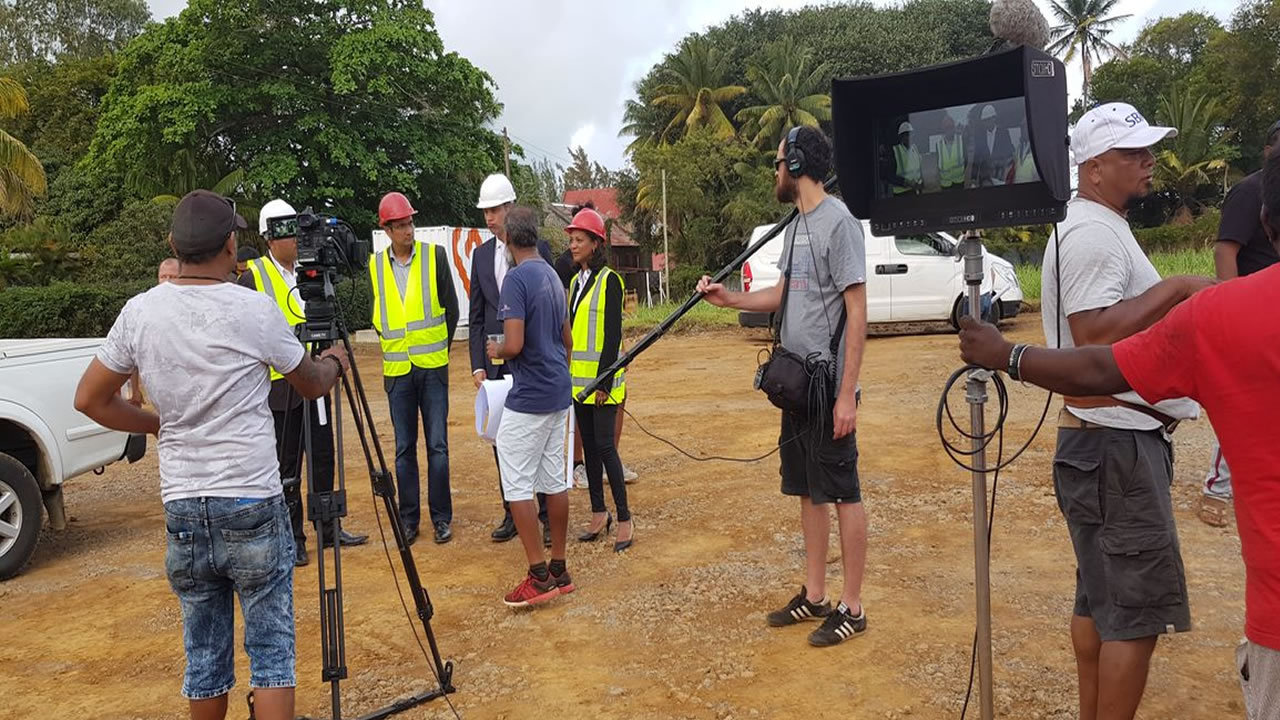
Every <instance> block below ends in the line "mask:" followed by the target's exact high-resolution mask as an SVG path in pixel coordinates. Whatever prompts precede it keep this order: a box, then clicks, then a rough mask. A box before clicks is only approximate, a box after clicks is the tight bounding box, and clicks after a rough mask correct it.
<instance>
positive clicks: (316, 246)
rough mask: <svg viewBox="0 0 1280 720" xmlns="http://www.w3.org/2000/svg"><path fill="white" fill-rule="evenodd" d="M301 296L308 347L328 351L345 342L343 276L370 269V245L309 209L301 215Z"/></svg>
mask: <svg viewBox="0 0 1280 720" xmlns="http://www.w3.org/2000/svg"><path fill="white" fill-rule="evenodd" d="M297 222H298V230H297V232H298V235H297V238H298V295H299V297H301V298H302V300H303V301H304V302H305V303H306V309H305V311H304V315H305V318H306V319H305V320H304V322H303V323H302V324H301V325H300V326H299V334H300V336H301V340H302V341H303V342H304V343H315V344H316V347H325V346H327V345H328V344H330V343H332V342H334V341H336V340H339V339H340V338H341V330H340V328H339V327H338V319H339V315H338V307H337V297H336V293H335V290H334V286H335V285H336V284H337V282H338V279H339V278H340V277H341V276H343V275H350V276H353V277H354V276H355V275H357V274H360V273H363V272H365V271H366V269H367V268H368V266H369V252H370V246H369V241H367V240H361V239H360V238H358V237H357V236H356V233H355V231H354V230H352V229H351V226H350V225H348V224H347V223H345V222H343V221H342V220H340V219H338V218H336V217H332V216H329V215H318V214H316V213H314V212H312V210H311V208H307V209H306V210H303V211H302V212H300V213H298V220H297Z"/></svg>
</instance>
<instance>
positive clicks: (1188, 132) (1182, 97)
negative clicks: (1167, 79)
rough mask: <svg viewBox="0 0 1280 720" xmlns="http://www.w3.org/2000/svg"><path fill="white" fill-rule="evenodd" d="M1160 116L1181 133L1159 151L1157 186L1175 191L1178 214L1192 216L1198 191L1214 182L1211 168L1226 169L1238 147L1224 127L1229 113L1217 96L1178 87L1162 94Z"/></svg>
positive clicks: (1157, 157)
mask: <svg viewBox="0 0 1280 720" xmlns="http://www.w3.org/2000/svg"><path fill="white" fill-rule="evenodd" d="M1159 120H1160V121H1161V122H1163V123H1166V124H1168V125H1170V126H1172V127H1175V128H1177V129H1178V136H1177V137H1176V138H1172V139H1170V140H1168V141H1167V142H1165V143H1163V148H1162V149H1161V150H1160V151H1159V152H1158V153H1157V154H1156V160H1157V163H1156V170H1155V176H1154V178H1153V179H1154V182H1155V186H1156V189H1159V190H1170V191H1172V192H1174V193H1176V194H1177V195H1178V209H1177V211H1176V214H1175V218H1176V219H1178V220H1181V221H1186V220H1190V218H1191V215H1192V208H1193V206H1195V205H1199V201H1197V200H1196V191H1197V190H1199V189H1200V188H1201V187H1203V186H1205V185H1209V184H1213V183H1215V177H1214V176H1211V175H1210V172H1214V173H1215V175H1216V173H1217V172H1219V171H1221V172H1223V173H1225V172H1226V171H1227V169H1228V167H1229V166H1230V163H1231V160H1233V159H1235V156H1236V155H1238V150H1237V149H1236V148H1235V146H1233V145H1232V144H1231V143H1230V142H1228V140H1229V138H1228V137H1226V134H1225V132H1224V131H1223V123H1224V121H1225V120H1226V113H1225V112H1224V111H1223V109H1222V107H1221V106H1219V105H1218V99H1217V98H1211V97H1208V96H1205V95H1193V94H1192V93H1191V91H1190V90H1187V89H1182V88H1175V89H1174V90H1173V91H1172V92H1171V93H1170V94H1168V95H1161V96H1160V113H1159Z"/></svg>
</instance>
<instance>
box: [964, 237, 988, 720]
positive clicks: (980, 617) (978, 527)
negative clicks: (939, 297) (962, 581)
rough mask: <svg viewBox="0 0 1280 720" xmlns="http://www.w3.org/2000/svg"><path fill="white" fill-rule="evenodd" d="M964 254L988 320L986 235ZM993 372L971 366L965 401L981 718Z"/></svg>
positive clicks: (969, 288)
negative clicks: (988, 429)
mask: <svg viewBox="0 0 1280 720" xmlns="http://www.w3.org/2000/svg"><path fill="white" fill-rule="evenodd" d="M959 250H960V253H961V255H962V257H963V258H964V282H965V289H966V292H967V294H968V297H967V302H968V305H969V317H971V318H974V319H975V320H980V319H981V318H982V279H983V277H985V276H986V269H985V267H984V264H983V251H982V234H981V233H980V232H978V231H977V230H969V231H967V232H965V233H964V235H962V236H961V237H960V248H959ZM990 379H991V371H989V370H977V369H975V370H970V371H969V380H968V382H967V383H966V386H965V388H966V393H965V399H966V401H967V402H968V403H969V424H970V429H969V437H970V438H972V442H973V455H972V456H971V460H972V465H971V467H972V468H973V565H974V576H973V584H974V590H975V592H976V594H977V631H976V632H977V639H976V643H977V654H978V706H979V709H980V715H979V717H981V718H982V720H991V718H993V717H994V705H993V697H992V678H991V669H992V659H991V546H990V545H989V544H988V528H987V450H986V446H987V442H988V441H987V440H986V439H985V436H986V418H985V416H984V411H985V406H986V403H987V382H988V381H989V380H990Z"/></svg>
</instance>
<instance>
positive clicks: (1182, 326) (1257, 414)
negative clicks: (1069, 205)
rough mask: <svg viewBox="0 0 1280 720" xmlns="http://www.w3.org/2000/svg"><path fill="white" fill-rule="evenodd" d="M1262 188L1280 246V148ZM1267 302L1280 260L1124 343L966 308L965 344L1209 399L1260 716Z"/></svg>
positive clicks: (1271, 601)
mask: <svg viewBox="0 0 1280 720" xmlns="http://www.w3.org/2000/svg"><path fill="white" fill-rule="evenodd" d="M1262 188H1263V190H1262V197H1263V205H1262V213H1261V216H1262V224H1263V228H1264V231H1265V232H1266V234H1267V237H1268V239H1270V240H1271V242H1272V243H1273V244H1275V245H1276V246H1277V249H1280V153H1272V156H1271V157H1270V158H1268V160H1267V161H1266V166H1265V167H1264V168H1263V171H1262ZM1258 308H1273V309H1274V308H1280V265H1273V266H1271V267H1269V268H1267V269H1265V270H1262V271H1259V272H1257V273H1254V274H1252V275H1249V276H1248V277H1244V278H1239V279H1237V280H1231V281H1229V282H1226V283H1223V284H1220V285H1217V286H1215V287H1211V288H1208V289H1205V290H1201V291H1200V292H1198V293H1196V294H1195V295H1193V296H1192V297H1191V298H1190V299H1188V300H1186V301H1184V302H1182V303H1181V304H1179V305H1178V306H1176V307H1175V308H1174V309H1173V310H1172V311H1170V312H1169V314H1168V315H1166V316H1165V317H1164V319H1163V320H1161V321H1160V322H1158V323H1156V324H1155V325H1153V326H1151V327H1150V328H1148V329H1147V330H1145V331H1143V332H1141V333H1138V334H1137V335H1134V336H1132V337H1129V338H1126V339H1124V340H1121V341H1119V342H1117V343H1115V344H1114V345H1109V346H1108V345H1094V346H1089V347H1081V348H1072V349H1065V350H1048V349H1042V348H1029V347H1028V346H1026V345H1021V344H1019V345H1012V344H1010V343H1009V342H1007V341H1006V340H1005V339H1004V338H1003V337H1001V336H1000V333H999V331H998V330H996V329H995V328H994V327H992V326H990V325H986V324H981V325H980V324H978V323H976V322H974V321H973V320H971V319H968V318H965V319H964V321H963V322H962V330H961V333H960V353H961V355H962V356H963V357H964V359H965V361H966V362H970V363H973V364H976V365H981V366H983V367H987V368H993V369H1003V370H1006V371H1007V372H1008V373H1009V376H1010V377H1012V378H1014V379H1020V380H1025V381H1027V382H1031V383H1034V384H1036V385H1039V386H1041V387H1043V388H1046V389H1049V390H1052V391H1054V392H1057V393H1061V394H1063V395H1068V396H1071V395H1075V396H1079V395H1110V394H1114V393H1120V392H1125V391H1128V390H1134V391H1136V392H1137V393H1138V394H1139V395H1140V396H1142V398H1143V400H1145V401H1147V402H1149V403H1155V402H1158V401H1160V400H1164V399H1166V398H1172V397H1190V398H1193V399H1195V400H1197V401H1198V402H1200V403H1201V404H1202V405H1203V406H1204V408H1205V410H1206V411H1207V412H1208V413H1209V420H1210V421H1211V422H1212V423H1213V429H1214V431H1215V432H1216V433H1217V436H1218V440H1219V442H1220V443H1221V444H1222V449H1223V452H1224V453H1226V455H1227V456H1228V457H1230V458H1231V467H1232V471H1233V486H1234V492H1235V501H1236V525H1237V527H1238V528H1239V532H1240V549H1241V552H1242V554H1243V555H1244V563H1245V636H1246V637H1247V638H1248V640H1247V641H1246V642H1245V643H1244V644H1243V645H1242V646H1241V647H1240V648H1239V650H1238V651H1237V659H1238V663H1239V669H1240V679H1241V685H1242V687H1243V688H1244V695H1245V706H1246V708H1247V710H1248V716H1249V718H1250V720H1280V441H1277V437H1276V432H1277V428H1280V313H1275V312H1264V313H1259V312H1257V310H1258ZM1242 357H1246V358H1249V362H1247V363H1241V362H1240V358H1242Z"/></svg>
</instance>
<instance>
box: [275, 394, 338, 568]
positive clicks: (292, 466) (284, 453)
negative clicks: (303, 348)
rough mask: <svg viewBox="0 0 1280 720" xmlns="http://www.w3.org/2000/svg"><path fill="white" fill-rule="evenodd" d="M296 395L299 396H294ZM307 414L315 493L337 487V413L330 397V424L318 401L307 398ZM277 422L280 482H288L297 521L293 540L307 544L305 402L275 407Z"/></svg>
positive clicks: (286, 487)
mask: <svg viewBox="0 0 1280 720" xmlns="http://www.w3.org/2000/svg"><path fill="white" fill-rule="evenodd" d="M294 397H296V396H294ZM304 404H305V405H307V406H308V407H307V408H306V414H307V415H308V416H309V418H310V422H311V459H312V463H311V467H310V468H309V473H311V474H310V475H309V476H308V481H309V482H310V483H311V490H312V491H313V492H330V491H332V490H333V412H332V410H331V408H330V406H329V398H328V397H327V396H326V397H325V398H324V410H325V417H326V418H327V419H328V424H325V425H321V424H320V413H319V411H318V410H317V409H316V403H315V401H314V400H306V401H304ZM271 414H272V416H274V419H275V425H276V454H277V455H278V456H279V457H280V482H281V483H282V484H283V485H284V501H285V505H287V506H288V508H289V520H290V522H291V523H292V524H293V541H294V542H295V543H297V544H298V545H299V546H302V545H305V544H306V542H307V536H306V534H305V533H304V532H303V508H304V505H303V502H302V474H303V473H302V470H303V468H304V467H306V466H305V465H303V458H304V456H305V454H306V453H305V449H306V448H305V445H304V443H303V436H302V428H303V405H302V404H300V405H298V406H297V407H292V408H289V409H288V410H272V411H271Z"/></svg>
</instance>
